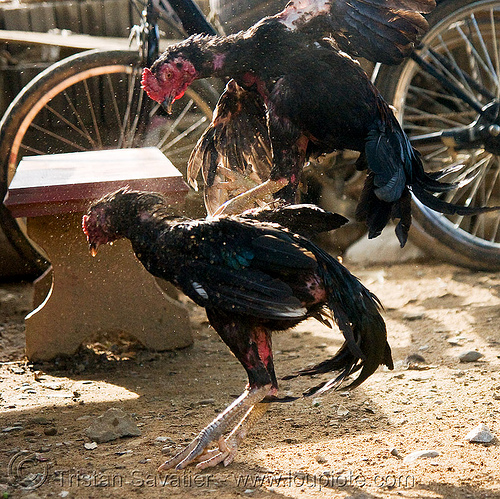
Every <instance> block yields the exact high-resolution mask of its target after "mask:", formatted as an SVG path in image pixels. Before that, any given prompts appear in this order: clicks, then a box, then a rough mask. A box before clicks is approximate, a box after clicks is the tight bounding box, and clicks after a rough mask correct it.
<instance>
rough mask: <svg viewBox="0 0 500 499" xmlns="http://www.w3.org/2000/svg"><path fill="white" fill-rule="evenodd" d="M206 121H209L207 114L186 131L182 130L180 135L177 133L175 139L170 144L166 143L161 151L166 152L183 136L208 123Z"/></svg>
mask: <svg viewBox="0 0 500 499" xmlns="http://www.w3.org/2000/svg"><path fill="white" fill-rule="evenodd" d="M206 121H207V117H206V116H202V117H201V118H200V119H199V120H198V121H197V122H196V123H194V124H193V125H191V126H190V127H189V128H187V129H186V130H185V131H184V132H182V133H180V134H179V135H177V137H175V139H173V140H171V141H170V142H169V143H168V144H166V145H165V146H164V147H163V148H162V149H161V152H163V153H166V152H167V151H168V150H169V149H170V148H171V147H172V146H174V145H175V144H177V142H179V141H180V140H182V139H183V138H185V137H187V136H188V135H189V134H190V133H191V132H193V131H194V130H197V129H198V128H200V126H201V125H203V123H206Z"/></svg>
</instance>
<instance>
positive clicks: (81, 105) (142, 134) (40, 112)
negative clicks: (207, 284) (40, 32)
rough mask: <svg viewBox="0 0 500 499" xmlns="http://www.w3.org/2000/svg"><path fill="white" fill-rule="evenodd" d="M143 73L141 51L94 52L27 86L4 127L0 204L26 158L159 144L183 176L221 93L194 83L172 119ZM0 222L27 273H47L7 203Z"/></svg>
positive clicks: (4, 120) (56, 67)
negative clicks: (145, 86) (150, 93)
mask: <svg viewBox="0 0 500 499" xmlns="http://www.w3.org/2000/svg"><path fill="white" fill-rule="evenodd" d="M141 72H142V68H141V66H140V63H139V58H138V54H137V52H133V51H100V50H92V51H88V52H82V53H80V54H76V55H74V56H71V57H69V58H66V59H63V60H61V61H59V62H58V63H56V64H54V65H52V66H50V67H49V68H47V69H46V70H45V71H43V72H42V73H40V74H39V75H38V76H37V77H36V78H35V79H34V80H32V81H31V82H30V83H29V84H28V85H27V86H26V87H24V89H23V90H22V91H21V92H20V94H19V95H18V96H17V97H16V99H15V100H14V101H13V102H12V104H11V105H10V107H9V109H8V110H7V111H6V113H5V115H4V116H3V118H2V120H1V122H0V172H1V180H0V182H1V183H0V194H1V195H2V199H3V196H4V195H5V193H6V191H7V188H8V185H9V183H10V181H11V180H12V177H13V176H14V173H15V171H16V168H17V165H18V164H19V162H20V160H21V159H22V157H23V156H25V155H41V154H55V153H65V152H77V151H88V150H100V149H110V148H130V147H142V146H156V147H158V148H159V149H160V150H161V151H162V152H163V153H164V154H165V155H167V156H168V158H169V159H170V160H171V161H172V163H173V164H174V165H175V166H176V167H177V168H178V169H179V170H180V171H181V172H183V173H185V170H186V164H187V160H188V158H189V154H190V153H191V150H192V148H193V147H194V144H195V143H196V141H197V140H198V138H199V137H200V135H201V134H202V133H203V131H204V129H205V128H206V126H207V125H208V123H209V122H210V119H211V114H212V108H213V106H214V104H215V102H216V100H217V97H218V93H217V92H216V90H215V89H214V88H213V87H212V85H210V84H209V83H208V82H206V81H200V82H196V84H195V85H191V86H190V88H189V89H188V90H187V91H186V94H185V95H184V97H183V98H182V99H179V100H178V101H176V103H175V105H174V109H173V113H172V115H170V116H169V115H167V114H165V113H163V111H162V110H161V108H159V106H156V105H155V103H154V102H153V101H151V100H150V99H148V98H147V97H146V96H145V94H144V92H143V91H142V90H141V88H140V75H141ZM0 221H1V224H2V228H3V231H4V234H5V235H6V236H7V238H8V239H9V241H10V243H11V244H12V246H13V247H14V248H15V250H16V251H17V252H18V253H19V255H21V257H22V259H23V260H24V261H25V262H26V272H25V273H26V274H31V273H40V272H41V271H43V270H44V269H45V268H46V267H47V262H46V261H45V260H44V258H43V257H42V256H41V255H40V254H39V253H38V251H37V250H36V249H35V248H34V247H33V246H32V245H31V244H30V242H29V240H28V239H27V238H26V236H25V230H24V227H23V226H22V224H21V225H20V224H18V223H17V222H16V221H15V220H14V219H13V218H12V216H11V215H10V213H9V212H8V210H7V209H6V208H5V207H4V206H2V212H1V213H0Z"/></svg>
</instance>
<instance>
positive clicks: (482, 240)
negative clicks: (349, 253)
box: [376, 0, 500, 270]
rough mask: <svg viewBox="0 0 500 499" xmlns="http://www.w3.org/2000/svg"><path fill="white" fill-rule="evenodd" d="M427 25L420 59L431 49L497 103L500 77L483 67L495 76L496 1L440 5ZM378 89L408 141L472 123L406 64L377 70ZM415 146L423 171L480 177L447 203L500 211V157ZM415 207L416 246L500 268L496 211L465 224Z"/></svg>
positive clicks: (499, 41)
mask: <svg viewBox="0 0 500 499" xmlns="http://www.w3.org/2000/svg"><path fill="white" fill-rule="evenodd" d="M427 19H428V21H429V25H430V29H429V32H428V33H427V34H426V35H425V37H424V38H423V40H422V45H423V48H422V49H420V50H419V53H420V56H421V57H422V58H423V59H424V60H426V61H429V60H432V58H431V56H430V55H429V52H428V49H429V47H432V48H433V49H434V50H435V51H437V52H438V53H441V54H445V55H446V56H447V57H448V58H449V59H450V60H453V62H454V63H456V64H457V65H458V66H459V67H460V68H461V69H462V70H463V71H467V72H468V73H469V74H471V76H473V77H474V78H475V79H476V80H477V81H480V82H481V84H483V85H484V86H486V87H487V88H488V90H489V91H491V92H492V93H493V94H494V95H495V96H496V97H497V98H498V96H499V95H500V83H499V81H498V77H496V76H493V77H492V78H491V76H492V75H490V74H488V73H489V69H488V68H489V66H491V68H490V69H494V68H496V69H495V71H494V72H496V73H498V72H499V71H498V67H499V64H500V63H499V60H498V57H496V58H495V57H494V56H493V55H491V54H492V52H495V53H497V52H498V46H499V45H500V0H473V1H471V0H444V1H442V2H440V3H439V4H438V6H437V7H436V9H435V10H434V11H433V12H432V13H431V14H430V15H429V16H428V17H427ZM463 35H466V36H465V37H464V36H463ZM476 47H477V49H476ZM483 50H484V52H483ZM475 51H476V52H477V53H475ZM483 59H484V60H483ZM483 65H485V66H486V69H485V68H484V67H483ZM474 73H475V74H474ZM376 84H377V87H378V88H379V90H380V91H381V92H382V94H383V95H384V97H385V98H386V99H387V100H388V102H389V103H391V104H392V105H394V107H395V108H396V109H397V112H398V118H399V120H400V122H401V123H402V124H403V127H404V128H405V130H406V132H407V134H408V135H409V137H410V139H412V138H413V140H415V138H416V136H417V135H419V134H426V133H432V132H438V131H439V130H441V129H444V130H446V129H449V128H453V127H456V126H464V125H468V124H470V123H472V122H473V121H474V120H475V119H476V116H477V112H475V111H473V109H472V107H470V106H469V105H468V104H467V103H465V102H463V100H460V99H457V97H456V96H453V94H452V93H451V92H449V91H447V90H446V89H445V88H444V87H443V86H442V85H441V84H440V83H438V82H437V80H435V79H434V78H432V77H431V76H430V75H428V74H427V73H426V72H425V71H424V70H423V69H421V68H420V67H419V66H418V65H417V63H416V62H414V61H413V60H411V59H408V60H407V61H405V62H403V63H402V64H401V65H400V66H396V67H389V66H382V68H381V70H380V72H379V74H378V76H377V81H376ZM462 86H463V88H465V90H466V92H467V93H469V94H472V96H473V97H474V99H477V100H479V101H481V105H485V104H486V103H487V99H486V98H481V96H480V95H479V93H478V92H477V91H474V88H473V87H472V88H471V87H468V85H467V82H462ZM415 146H416V147H417V148H418V149H419V150H420V152H421V153H422V158H423V160H424V167H425V168H426V169H428V170H431V171H432V170H437V169H441V168H443V167H447V166H452V165H454V164H458V163H460V164H463V165H464V166H465V168H467V169H468V171H469V172H471V171H473V170H474V169H475V170H476V172H477V173H478V176H477V177H476V179H475V180H473V181H472V182H471V183H469V184H468V185H466V186H464V187H462V188H459V189H457V190H456V191H454V192H453V193H452V194H451V196H453V197H449V198H447V199H449V200H451V201H453V202H458V203H459V204H465V203H469V202H471V201H472V205H474V203H475V204H477V205H479V204H487V205H490V206H496V205H500V157H499V156H498V155H496V154H492V153H490V152H488V151H486V150H485V149H484V148H479V147H476V148H470V149H467V150H459V151H456V152H454V151H453V150H450V149H447V148H446V147H444V146H443V144H440V145H438V144H434V145H431V146H429V145H428V146H421V147H419V146H418V145H417V142H415ZM455 153H456V154H457V155H456V156H454V154H455ZM457 175H458V174H457ZM455 178H456V177H455ZM455 178H454V176H453V175H449V176H447V177H445V179H446V180H449V181H453V180H455ZM414 205H415V209H414V220H415V224H414V225H415V227H414V229H416V230H412V231H410V238H411V240H412V241H413V242H414V243H416V244H417V245H418V246H420V247H421V248H423V249H424V250H425V251H427V252H428V253H431V254H433V255H434V256H436V257H438V258H440V259H442V260H444V261H447V262H449V263H453V264H455V265H459V266H464V267H468V268H473V269H478V270H500V214H499V213H498V212H492V213H488V214H482V215H478V216H474V217H465V218H464V217H458V216H444V215H441V214H439V213H436V212H434V211H433V210H430V209H428V208H426V207H425V206H423V205H422V204H420V203H418V201H415V203H414Z"/></svg>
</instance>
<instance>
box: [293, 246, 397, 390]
mask: <svg viewBox="0 0 500 499" xmlns="http://www.w3.org/2000/svg"><path fill="white" fill-rule="evenodd" d="M308 249H309V250H310V251H311V252H313V253H314V255H315V257H316V260H317V261H318V265H319V273H320V275H321V277H322V279H323V282H324V283H325V287H326V289H327V293H328V307H329V308H330V310H331V312H332V315H333V318H334V320H335V322H336V324H337V326H338V327H339V329H340V330H341V332H342V334H343V335H344V339H345V341H344V344H343V345H342V347H341V348H340V349H339V351H338V352H337V353H336V355H335V356H334V357H333V358H331V359H328V360H325V361H323V362H321V363H320V364H318V365H316V366H313V367H311V368H309V369H304V370H301V371H299V372H297V373H296V374H294V375H292V376H289V377H288V378H291V377H296V376H306V375H311V374H320V373H326V372H331V371H338V372H339V374H338V376H337V377H336V378H334V379H332V380H330V381H328V382H326V383H323V384H321V385H319V386H317V387H314V388H312V389H310V390H309V391H308V392H307V393H306V394H304V395H312V394H314V393H322V392H324V391H326V390H329V389H331V388H337V387H339V386H340V384H341V383H342V382H343V381H344V380H345V378H346V377H347V376H349V375H351V374H353V373H355V372H357V371H360V372H359V374H358V376H357V378H356V379H355V380H354V381H352V382H351V383H350V384H349V385H348V386H347V388H355V387H356V386H358V385H360V384H361V383H362V382H363V381H365V380H366V379H367V378H368V377H369V376H370V375H372V374H373V373H374V372H375V371H376V369H377V368H378V366H379V365H380V364H385V365H386V366H387V367H389V369H392V368H393V362H392V357H391V349H390V347H389V344H388V343H387V331H386V327H385V322H384V319H383V318H382V316H381V315H380V308H381V305H380V302H379V300H378V298H377V297H376V296H375V295H374V294H372V293H371V292H370V291H368V289H366V288H365V287H364V286H363V285H362V284H361V282H360V281H359V280H358V279H357V278H356V277H354V276H353V275H352V274H351V273H350V272H349V271H348V270H347V269H346V268H345V267H343V266H342V265H341V264H340V263H339V262H338V261H337V260H336V259H335V258H333V257H332V256H330V255H329V254H328V253H326V252H325V251H323V250H322V249H320V248H318V247H317V246H315V245H313V244H312V243H311V244H310V247H308Z"/></svg>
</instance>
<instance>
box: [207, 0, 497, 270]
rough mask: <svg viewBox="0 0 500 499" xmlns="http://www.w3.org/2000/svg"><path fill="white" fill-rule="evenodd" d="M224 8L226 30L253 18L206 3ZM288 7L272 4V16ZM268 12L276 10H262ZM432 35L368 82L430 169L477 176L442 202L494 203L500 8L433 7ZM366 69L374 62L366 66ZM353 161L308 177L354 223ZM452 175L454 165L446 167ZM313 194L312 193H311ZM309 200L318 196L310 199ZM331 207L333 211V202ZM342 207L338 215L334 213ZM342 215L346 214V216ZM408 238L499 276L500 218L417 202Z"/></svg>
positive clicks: (445, 2)
mask: <svg viewBox="0 0 500 499" xmlns="http://www.w3.org/2000/svg"><path fill="white" fill-rule="evenodd" d="M211 1H212V3H214V4H220V5H221V8H222V11H221V12H222V19H221V22H222V24H223V25H224V26H226V27H228V28H229V30H230V31H237V30H238V29H241V28H242V27H243V26H241V25H238V23H237V22H235V21H234V16H235V15H236V16H237V15H238V14H241V15H242V16H243V17H245V19H246V20H247V18H248V16H253V17H252V19H251V21H253V20H255V19H256V17H255V16H257V15H258V14H257V9H258V6H256V5H255V4H256V2H255V0H250V1H249V4H250V5H251V6H252V7H253V8H252V10H248V11H244V7H243V6H242V5H241V3H240V2H237V1H236V0H211ZM283 1H284V0H274V2H273V4H274V5H275V7H274V10H275V11H278V10H279V8H281V7H282V6H283ZM266 8H267V9H268V10H272V7H271V8H269V7H268V5H266ZM427 20H428V21H429V25H430V29H429V31H428V33H427V34H426V35H425V36H424V38H423V39H422V41H421V46H420V47H419V48H418V49H417V50H416V51H415V53H414V55H413V58H411V59H408V60H406V61H405V62H403V63H402V64H401V65H399V66H383V65H380V64H377V65H376V66H375V68H374V70H373V74H372V81H374V83H375V84H376V85H377V87H378V88H379V90H380V91H381V92H382V94H383V95H384V97H385V98H386V100H387V101H388V102H389V103H390V104H392V105H393V106H394V107H395V108H396V109H397V112H398V113H397V114H398V118H399V120H400V121H401V123H402V124H403V126H404V128H405V131H406V132H407V134H408V135H409V137H410V139H411V141H412V143H413V145H414V146H415V147H416V148H417V149H419V150H420V152H421V153H422V156H423V160H424V167H425V169H426V170H439V169H442V168H446V167H454V166H457V165H458V164H460V163H463V165H464V166H463V168H459V169H458V170H457V171H455V172H454V173H450V174H449V175H447V177H445V179H444V180H448V181H460V180H463V179H464V178H470V177H474V175H476V177H475V178H474V180H473V181H471V182H470V183H469V184H468V185H466V186H463V187H462V188H460V189H457V190H456V191H453V192H452V193H450V194H449V195H448V196H447V197H446V198H445V199H447V200H449V201H453V202H455V203H462V204H471V205H474V204H476V205H491V206H498V205H500V157H499V154H500V135H499V134H500V112H499V107H500V81H499V79H500V55H499V49H500V1H499V0H437V7H436V8H435V10H434V11H433V12H432V13H431V14H430V15H428V16H427ZM363 66H364V67H365V69H366V70H367V71H371V70H372V67H371V66H370V65H365V64H363ZM353 163H354V161H352V160H351V161H350V162H348V161H346V160H345V159H344V158H343V157H342V155H332V157H331V158H327V160H326V161H325V162H323V164H319V165H314V166H313V168H311V170H313V171H316V172H318V171H320V172H321V175H317V174H315V175H314V176H315V179H316V180H318V181H319V182H320V183H321V184H323V188H324V186H325V185H327V186H328V189H329V191H328V192H327V193H326V195H325V196H323V198H325V197H334V201H335V202H337V203H339V204H341V206H342V210H341V211H342V213H343V214H344V215H347V216H349V217H351V218H352V216H353V215H354V211H355V205H356V203H357V200H358V197H359V192H360V190H361V188H362V183H363V180H364V174H359V172H356V170H355V168H354V166H353ZM452 169H453V168H452ZM313 190H314V189H313ZM312 199H313V200H314V201H316V200H317V196H316V198H315V197H314V195H313V197H312ZM329 207H333V209H336V207H335V204H334V203H333V202H331V200H330V203H329ZM337 209H338V208H337ZM347 212H348V213H347ZM413 213H414V227H413V228H412V230H411V231H410V239H411V240H412V241H413V242H414V243H416V244H417V245H418V246H420V247H422V248H423V249H424V250H426V251H427V252H431V253H432V254H434V255H436V256H438V257H440V258H441V259H443V260H446V261H448V262H450V263H453V264H455V265H463V266H466V267H471V268H475V269H483V270H500V214H499V212H492V213H485V214H482V215H478V216H474V217H459V216H444V215H441V214H439V213H436V212H434V211H432V210H430V209H428V208H426V207H425V206H423V205H421V204H419V203H418V201H416V202H415V207H414V210H413Z"/></svg>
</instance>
